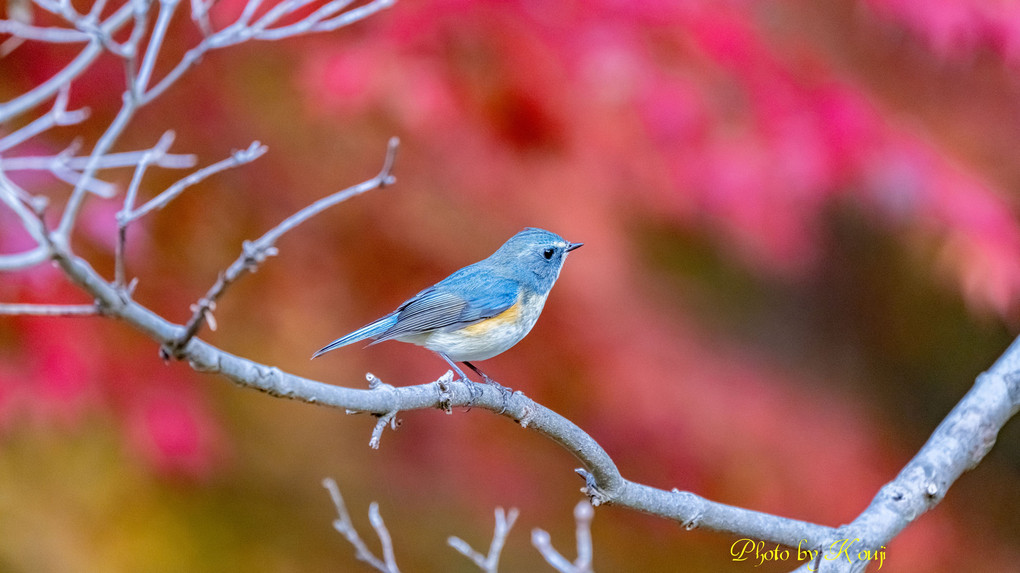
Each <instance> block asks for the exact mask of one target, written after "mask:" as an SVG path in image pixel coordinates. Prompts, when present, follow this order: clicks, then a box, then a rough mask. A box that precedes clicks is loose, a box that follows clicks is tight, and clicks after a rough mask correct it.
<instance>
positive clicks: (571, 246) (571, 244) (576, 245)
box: [567, 243, 584, 253]
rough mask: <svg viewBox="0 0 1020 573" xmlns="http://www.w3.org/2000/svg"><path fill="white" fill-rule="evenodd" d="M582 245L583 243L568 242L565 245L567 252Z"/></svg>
mask: <svg viewBox="0 0 1020 573" xmlns="http://www.w3.org/2000/svg"><path fill="white" fill-rule="evenodd" d="M583 246H584V243H570V244H569V245H567V252H568V253H569V252H570V251H573V250H574V249H577V248H579V247H583Z"/></svg>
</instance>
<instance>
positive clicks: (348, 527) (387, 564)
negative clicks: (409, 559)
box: [322, 478, 399, 573]
mask: <svg viewBox="0 0 1020 573" xmlns="http://www.w3.org/2000/svg"><path fill="white" fill-rule="evenodd" d="M322 487H324V488H326V489H327V490H328V491H329V496H330V497H331V498H332V499H333V506H334V507H336V513H337V519H335V520H333V529H336V530H337V531H338V532H339V533H340V534H341V535H343V536H344V538H345V539H347V542H348V543H350V544H351V545H353V546H354V552H355V553H354V555H355V557H357V558H358V559H359V560H361V561H364V562H365V563H368V564H369V565H371V566H372V567H374V568H375V569H376V570H378V571H382V572H383V573H399V569H398V568H397V565H396V562H395V559H394V558H393V541H392V539H390V534H389V531H388V530H387V529H386V525H385V524H384V523H383V520H382V517H381V516H380V515H379V506H378V505H377V504H376V503H375V502H372V504H371V505H370V506H369V512H368V513H369V520H370V521H371V522H372V527H374V528H376V533H377V534H378V535H379V541H380V542H381V543H382V546H383V553H384V555H385V556H386V561H383V560H382V559H379V558H378V557H376V556H375V555H374V554H373V553H372V551H371V550H369V549H368V546H367V545H365V542H364V541H362V540H361V536H360V535H358V530H356V529H355V528H354V524H353V523H351V515H350V513H348V512H347V506H346V505H345V504H344V498H343V496H341V495H340V488H339V487H337V485H336V481H334V480H333V479H332V478H325V479H324V480H322ZM377 522H378V525H377Z"/></svg>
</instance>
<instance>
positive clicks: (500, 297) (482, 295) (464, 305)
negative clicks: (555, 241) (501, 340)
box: [376, 265, 520, 342]
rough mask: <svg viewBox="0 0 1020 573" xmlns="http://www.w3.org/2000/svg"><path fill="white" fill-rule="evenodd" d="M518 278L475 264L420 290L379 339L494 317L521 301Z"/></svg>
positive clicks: (440, 328)
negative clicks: (492, 271)
mask: <svg viewBox="0 0 1020 573" xmlns="http://www.w3.org/2000/svg"><path fill="white" fill-rule="evenodd" d="M519 290H520V285H519V284H518V282H517V281H514V280H511V279H507V278H502V277H496V276H493V275H492V273H490V272H486V270H483V269H482V268H477V267H475V266H474V265H472V266H469V267H465V268H463V269H461V270H459V271H457V272H456V273H454V274H452V275H450V276H449V277H447V278H446V279H444V280H442V281H441V282H439V283H437V284H436V285H435V286H432V287H429V288H427V289H425V290H423V291H421V292H420V293H418V294H416V295H415V296H414V297H412V298H411V299H409V300H407V301H406V302H405V303H404V304H402V305H400V308H398V309H397V311H396V315H397V322H396V324H394V325H393V326H391V327H390V328H389V329H387V330H386V331H385V332H383V333H382V334H381V335H380V336H378V337H377V338H376V342H382V341H383V340H389V339H392V338H398V337H401V336H406V335H413V334H418V333H423V332H428V331H432V330H455V329H457V328H462V327H464V326H468V325H470V324H474V323H476V322H479V321H481V320H485V319H486V318H491V317H493V316H496V315H497V314H500V313H501V312H503V311H505V310H507V309H508V308H510V307H511V306H513V305H514V303H516V302H517V297H518V293H519Z"/></svg>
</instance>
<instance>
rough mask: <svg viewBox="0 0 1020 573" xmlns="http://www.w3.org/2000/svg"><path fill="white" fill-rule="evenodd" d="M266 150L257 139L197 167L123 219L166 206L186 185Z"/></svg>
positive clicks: (234, 165)
mask: <svg viewBox="0 0 1020 573" xmlns="http://www.w3.org/2000/svg"><path fill="white" fill-rule="evenodd" d="M267 150H268V148H267V147H266V146H265V145H262V144H261V143H259V142H258V141H255V142H252V144H251V145H249V146H248V148H247V149H242V150H240V151H235V152H234V153H233V154H231V156H230V157H228V158H226V159H224V160H222V161H218V162H216V163H213V164H212V165H210V166H208V167H203V168H202V169H199V170H198V171H196V172H194V173H192V174H191V175H188V176H187V177H185V178H183V179H181V180H180V181H177V182H176V183H174V184H173V185H171V186H170V187H168V188H167V189H166V190H165V191H163V192H162V193H160V194H159V195H157V196H155V197H153V198H152V199H150V200H149V201H148V202H146V203H145V204H144V205H142V206H141V207H139V208H138V209H136V210H134V211H131V213H130V214H128V215H127V216H126V217H125V221H126V222H128V223H130V222H132V221H135V220H137V219H140V218H142V217H144V216H145V215H148V214H149V213H151V212H152V211H154V210H156V209H162V208H163V207H166V206H167V204H168V203H170V201H173V200H174V199H176V198H177V196H178V195H180V194H181V193H182V192H183V191H184V190H185V189H187V188H188V187H191V186H192V185H196V184H198V183H201V182H202V181H204V180H205V179H206V178H208V177H209V176H211V175H214V174H216V173H219V172H220V171H226V170H227V169H230V168H233V167H237V166H239V165H244V164H246V163H251V162H252V161H255V160H256V159H258V158H259V157H262V155H263V154H265V152H266V151H267Z"/></svg>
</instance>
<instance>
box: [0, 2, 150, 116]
mask: <svg viewBox="0 0 1020 573" xmlns="http://www.w3.org/2000/svg"><path fill="white" fill-rule="evenodd" d="M133 4H135V3H134V2H125V3H124V5H123V6H121V7H120V8H118V9H117V11H116V12H114V13H113V14H112V15H111V16H110V17H109V18H107V19H106V21H105V22H103V24H102V25H101V26H99V28H98V30H99V32H100V33H103V34H107V35H110V34H113V33H114V32H116V31H117V30H119V29H120V28H121V27H122V26H123V25H124V24H125V23H127V21H128V20H129V19H130V18H131V13H132V10H133V7H132V5H133ZM102 53H103V46H102V42H100V41H99V40H98V39H93V40H92V41H91V42H89V44H88V45H87V46H85V47H84V48H83V49H82V51H81V52H79V53H78V55H77V56H75V58H74V59H73V60H72V61H71V62H70V63H69V64H67V66H65V67H64V69H62V70H60V71H59V72H57V73H56V74H55V75H54V76H52V77H51V78H50V79H48V80H46V81H45V82H43V83H42V84H40V85H39V86H37V87H36V88H35V89H32V90H31V91H29V92H26V93H24V94H22V95H20V96H18V97H16V98H14V99H13V100H11V101H9V102H7V103H3V104H0V124H3V123H6V122H7V121H9V120H10V119H11V118H12V117H15V116H17V115H20V114H22V113H24V112H25V111H28V110H30V109H32V108H33V107H35V106H37V105H40V104H42V103H43V102H45V101H46V100H48V99H49V98H51V97H53V94H55V93H57V92H58V91H60V90H61V89H62V88H63V87H64V86H67V85H70V83H71V82H72V81H73V80H74V78H76V77H78V76H80V75H81V74H82V72H84V71H85V70H87V69H88V67H89V66H91V65H92V62H94V61H95V60H96V58H98V57H99V55H100V54H102Z"/></svg>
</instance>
